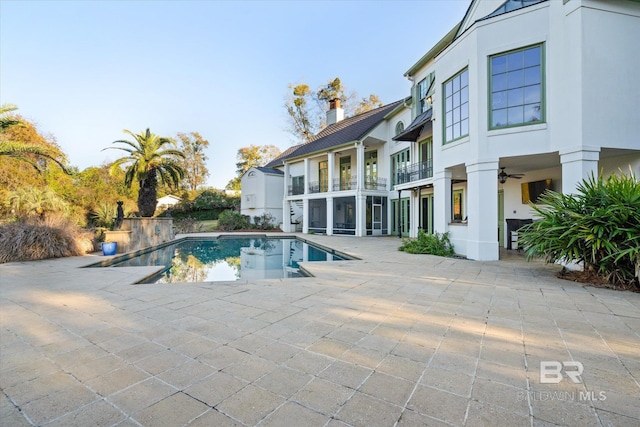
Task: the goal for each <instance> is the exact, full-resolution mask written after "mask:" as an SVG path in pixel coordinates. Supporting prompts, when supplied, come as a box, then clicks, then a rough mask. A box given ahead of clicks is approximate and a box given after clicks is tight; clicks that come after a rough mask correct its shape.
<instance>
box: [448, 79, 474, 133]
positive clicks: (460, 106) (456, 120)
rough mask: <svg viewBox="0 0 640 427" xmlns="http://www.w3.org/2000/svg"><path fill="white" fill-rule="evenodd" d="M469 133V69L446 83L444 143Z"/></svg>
mask: <svg viewBox="0 0 640 427" xmlns="http://www.w3.org/2000/svg"><path fill="white" fill-rule="evenodd" d="M467 135H469V69H465V70H463V71H461V72H459V73H458V74H456V75H455V76H453V77H452V78H451V79H449V80H447V81H446V82H445V83H444V143H445V144H446V143H448V142H451V141H454V140H456V139H459V138H462V137H463V136H467Z"/></svg>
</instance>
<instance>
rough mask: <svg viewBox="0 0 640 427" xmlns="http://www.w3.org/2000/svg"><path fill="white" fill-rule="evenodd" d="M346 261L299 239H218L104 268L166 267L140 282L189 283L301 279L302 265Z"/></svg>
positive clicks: (157, 251)
mask: <svg viewBox="0 0 640 427" xmlns="http://www.w3.org/2000/svg"><path fill="white" fill-rule="evenodd" d="M345 259H348V258H346V257H345V256H341V255H338V254H335V253H332V252H330V251H326V250H324V249H321V248H319V247H316V246H313V245H310V244H308V243H306V242H303V241H301V240H298V239H291V238H289V239H286V238H285V239H281V238H278V239H270V238H217V239H207V240H192V239H187V240H183V241H180V242H178V243H174V244H171V245H168V246H164V247H161V248H158V249H155V250H153V251H151V252H147V253H143V254H141V255H138V256H135V257H133V258H130V259H126V260H123V261H119V262H118V261H117V260H114V262H113V263H107V264H103V265H102V266H113V267H135V266H154V265H157V266H164V267H165V269H164V270H163V271H162V272H160V273H158V274H156V275H155V276H152V277H149V278H147V279H146V280H143V281H141V282H139V283H185V282H217V281H236V280H242V281H250V280H256V279H277V278H286V277H300V276H304V274H303V273H302V272H301V271H300V269H299V266H298V263H299V262H302V261H338V260H345Z"/></svg>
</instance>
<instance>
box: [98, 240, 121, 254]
mask: <svg viewBox="0 0 640 427" xmlns="http://www.w3.org/2000/svg"><path fill="white" fill-rule="evenodd" d="M101 246H102V255H104V256H110V255H115V254H116V251H117V250H118V243H117V242H102V244H101Z"/></svg>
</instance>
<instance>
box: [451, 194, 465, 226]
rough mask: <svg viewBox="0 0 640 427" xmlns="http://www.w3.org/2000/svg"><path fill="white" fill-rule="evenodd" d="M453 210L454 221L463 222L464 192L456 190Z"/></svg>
mask: <svg viewBox="0 0 640 427" xmlns="http://www.w3.org/2000/svg"><path fill="white" fill-rule="evenodd" d="M452 199H453V200H452V204H453V209H451V216H453V218H452V219H453V221H454V222H458V221H462V218H463V217H462V212H463V211H462V190H454V192H453V198H452Z"/></svg>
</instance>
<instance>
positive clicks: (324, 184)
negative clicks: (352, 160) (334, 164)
mask: <svg viewBox="0 0 640 427" xmlns="http://www.w3.org/2000/svg"><path fill="white" fill-rule="evenodd" d="M318 181H319V184H320V192H321V193H324V192H325V191H327V190H328V189H329V162H328V161H327V160H321V161H320V162H319V163H318Z"/></svg>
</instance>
